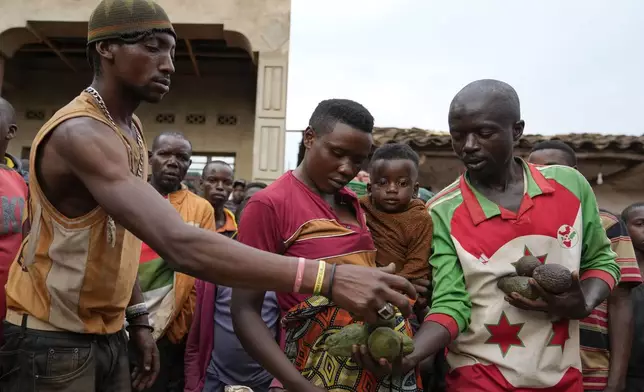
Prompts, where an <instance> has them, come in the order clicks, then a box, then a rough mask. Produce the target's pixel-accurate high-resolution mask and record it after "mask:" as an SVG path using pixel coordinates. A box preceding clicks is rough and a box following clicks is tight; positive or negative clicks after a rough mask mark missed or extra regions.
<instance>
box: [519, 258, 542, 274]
mask: <svg viewBox="0 0 644 392" xmlns="http://www.w3.org/2000/svg"><path fill="white" fill-rule="evenodd" d="M512 265H514V268H515V269H516V270H517V275H519V276H532V273H533V272H534V269H535V268H537V267H539V266H541V265H543V264H542V263H541V262H540V261H539V259H537V258H536V257H534V256H532V255H528V256H523V257H522V258H520V259H519V260H517V261H516V262H515V263H512Z"/></svg>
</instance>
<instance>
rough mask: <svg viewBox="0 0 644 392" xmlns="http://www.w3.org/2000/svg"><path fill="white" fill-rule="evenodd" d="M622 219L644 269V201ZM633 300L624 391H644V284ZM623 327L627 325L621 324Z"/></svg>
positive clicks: (625, 210)
mask: <svg viewBox="0 0 644 392" xmlns="http://www.w3.org/2000/svg"><path fill="white" fill-rule="evenodd" d="M622 220H623V221H624V222H625V223H626V229H627V230H628V234H629V235H630V237H631V241H632V243H633V248H634V249H635V257H636V259H637V264H638V265H639V268H640V271H644V202H639V203H634V204H632V205H630V206H628V207H626V208H625V209H624V211H623V212H622ZM631 300H632V302H633V321H634V323H633V326H632V328H633V332H634V333H633V343H632V345H631V346H630V349H631V357H630V361H629V363H628V370H627V372H626V387H625V389H624V392H644V333H642V331H644V285H639V286H637V287H635V288H634V289H633V291H632V292H631ZM621 328H625V326H623V325H620V331H621Z"/></svg>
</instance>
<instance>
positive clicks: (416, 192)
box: [414, 183, 420, 198]
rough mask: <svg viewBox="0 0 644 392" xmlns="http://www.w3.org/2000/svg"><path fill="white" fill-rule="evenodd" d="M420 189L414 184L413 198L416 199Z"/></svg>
mask: <svg viewBox="0 0 644 392" xmlns="http://www.w3.org/2000/svg"><path fill="white" fill-rule="evenodd" d="M419 188H420V185H419V184H418V183H415V184H414V197H416V198H417V197H418V189H419Z"/></svg>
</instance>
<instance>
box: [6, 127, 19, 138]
mask: <svg viewBox="0 0 644 392" xmlns="http://www.w3.org/2000/svg"><path fill="white" fill-rule="evenodd" d="M17 132H18V126H17V125H16V124H11V125H9V132H7V136H6V138H5V139H6V140H11V139H13V138H14V137H16V133H17Z"/></svg>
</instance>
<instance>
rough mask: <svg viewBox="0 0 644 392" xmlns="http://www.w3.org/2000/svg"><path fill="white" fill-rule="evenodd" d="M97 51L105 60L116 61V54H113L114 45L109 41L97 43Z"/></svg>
mask: <svg viewBox="0 0 644 392" xmlns="http://www.w3.org/2000/svg"><path fill="white" fill-rule="evenodd" d="M95 49H96V53H98V55H99V56H101V57H103V58H104V59H107V60H110V61H112V60H114V53H112V49H113V45H112V44H110V43H109V42H108V41H101V42H97V43H96V46H95Z"/></svg>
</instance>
